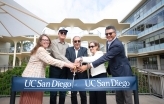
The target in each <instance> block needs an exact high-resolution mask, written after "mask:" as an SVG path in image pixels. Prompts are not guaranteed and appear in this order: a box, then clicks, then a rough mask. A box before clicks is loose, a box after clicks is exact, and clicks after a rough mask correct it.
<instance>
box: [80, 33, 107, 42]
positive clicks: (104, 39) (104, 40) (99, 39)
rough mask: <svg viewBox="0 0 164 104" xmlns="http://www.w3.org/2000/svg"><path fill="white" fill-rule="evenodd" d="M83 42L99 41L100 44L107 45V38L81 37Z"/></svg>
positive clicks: (95, 36)
mask: <svg viewBox="0 0 164 104" xmlns="http://www.w3.org/2000/svg"><path fill="white" fill-rule="evenodd" d="M81 40H82V41H88V42H90V41H97V42H99V43H105V42H106V38H101V37H99V36H98V35H83V36H82V37H81Z"/></svg>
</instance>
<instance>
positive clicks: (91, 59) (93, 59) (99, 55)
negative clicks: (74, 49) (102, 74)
mask: <svg viewBox="0 0 164 104" xmlns="http://www.w3.org/2000/svg"><path fill="white" fill-rule="evenodd" d="M101 56H102V54H97V55H94V56H90V57H82V62H84V63H91V62H93V61H95V60H97V59H98V58H100V57H101Z"/></svg>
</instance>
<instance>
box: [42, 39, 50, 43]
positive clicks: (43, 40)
mask: <svg viewBox="0 0 164 104" xmlns="http://www.w3.org/2000/svg"><path fill="white" fill-rule="evenodd" d="M42 41H46V42H49V41H50V40H48V39H42Z"/></svg>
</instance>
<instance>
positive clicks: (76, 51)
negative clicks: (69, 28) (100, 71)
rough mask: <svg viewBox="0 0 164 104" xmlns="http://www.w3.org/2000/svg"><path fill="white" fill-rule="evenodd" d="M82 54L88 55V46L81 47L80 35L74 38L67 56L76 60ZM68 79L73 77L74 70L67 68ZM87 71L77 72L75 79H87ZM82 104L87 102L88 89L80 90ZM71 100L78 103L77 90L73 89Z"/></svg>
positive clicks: (74, 103) (73, 103) (70, 59)
mask: <svg viewBox="0 0 164 104" xmlns="http://www.w3.org/2000/svg"><path fill="white" fill-rule="evenodd" d="M81 56H88V53H87V48H85V47H81V39H80V37H79V36H75V37H74V38H73V47H68V48H67V50H66V57H67V59H68V60H69V61H71V62H73V63H74V62H75V59H76V58H78V57H81ZM67 77H68V79H73V72H71V71H70V69H69V70H67ZM86 78H87V71H84V72H83V73H77V72H76V74H75V76H74V79H86ZM79 94H80V98H81V104H87V96H86V91H79ZM71 102H72V104H78V101H77V91H71Z"/></svg>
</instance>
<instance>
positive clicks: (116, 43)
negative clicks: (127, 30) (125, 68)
mask: <svg viewBox="0 0 164 104" xmlns="http://www.w3.org/2000/svg"><path fill="white" fill-rule="evenodd" d="M113 46H118V47H120V46H121V47H122V46H123V44H122V42H121V41H120V40H119V39H118V38H116V39H115V40H114V41H113Z"/></svg>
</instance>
